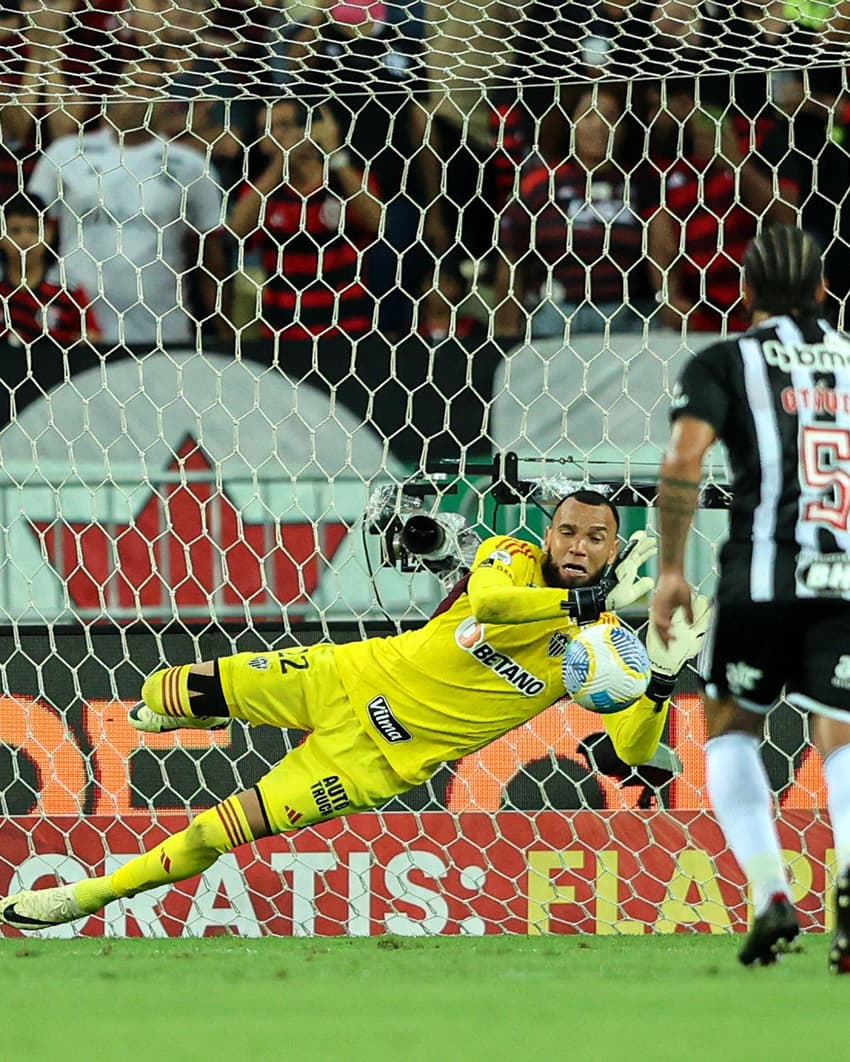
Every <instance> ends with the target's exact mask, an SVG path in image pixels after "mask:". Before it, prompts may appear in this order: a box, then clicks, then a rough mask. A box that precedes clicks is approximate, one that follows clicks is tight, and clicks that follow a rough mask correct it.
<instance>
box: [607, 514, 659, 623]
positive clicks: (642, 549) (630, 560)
mask: <svg viewBox="0 0 850 1062" xmlns="http://www.w3.org/2000/svg"><path fill="white" fill-rule="evenodd" d="M657 552H658V545H657V543H656V541H655V539H654V538H650V536H649V535H648V534H647V533H646V531H635V533H634V534H633V535H632V536H631V537H630V538H629V541H628V542H627V543H626V545H625V548H624V549H623V550H622V552H621V553H620V555H619V557H617V559H616V560H615V561H614V563H613V564H612V566H611V569H610V571H609V572H607V573H606V575H605V576H604V578H603V582H605V583H606V595H605V607H606V609H608V610H609V611H611V612H616V611H617V610H618V609H621V608H626V607H627V606H628V605H633V604H634V603H635V601H637V600H638V599H639V598H641V597H643V595H644V594H648V593H649V591H650V590H651V589H652V588H653V586H655V580H654V579H653V578H652V576H649V575H645V576H644V577H643V578H642V579H638V569H639V568H640V567H641V565H643V564H646V562H647V561H648V560H651V559H652V558H653V557H654V556H655V554H656V553H657Z"/></svg>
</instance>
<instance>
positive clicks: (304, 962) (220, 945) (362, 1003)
mask: <svg viewBox="0 0 850 1062" xmlns="http://www.w3.org/2000/svg"><path fill="white" fill-rule="evenodd" d="M827 943H828V941H827V938H826V937H823V936H816V935H809V936H808V937H807V938H806V942H805V947H806V950H805V952H804V953H803V954H802V955H795V956H789V957H788V958H786V959H784V960H783V961H782V962H781V963H780V964H779V965H777V966H776V967H773V968H769V969H758V970H745V969H743V968H742V967H740V966H739V965H738V964H737V961H736V957H735V956H736V952H737V948H738V946H739V945H740V938H739V937H731V936H722V937H710V936H690V935H688V936H659V937H575V936H551V937H501V936H500V937H486V938H470V937H439V938H428V939H409V938H399V937H372V938H365V939H346V938H332V939H324V938H311V939H290V938H285V939H284V938H263V939H260V940H243V939H240V938H234V937H214V938H207V939H202V940H112V941H110V940H103V939H93V938H89V939H82V938H81V939H76V940H31V939H28V940H21V939H15V940H11V939H0V971H2V992H0V1059H2V1060H3V1062H42V1060H44V1062H47V1060H50V1062H54V1060H56V1062H77V1060H80V1062H83V1060H85V1062H99V1060H112V1059H116V1060H121V1062H136V1060H145V1062H148V1060H150V1062H155V1060H160V1059H168V1060H169V1062H219V1060H222V1062H224V1060H226V1062H243V1060H245V1062H266V1060H267V1059H268V1060H270V1062H271V1060H278V1059H287V1060H289V1059H292V1060H297V1062H326V1060H327V1062H336V1060H340V1062H342V1060H345V1062H384V1060H395V1059H403V1060H405V1062H460V1060H464V1062H477V1060H479V1059H481V1060H485V1059H486V1060H487V1062H501V1060H503V1059H504V1060H508V1059H511V1060H513V1059H516V1060H520V1059H541V1060H542V1059H546V1060H559V1059H569V1060H571V1062H572V1060H581V1062H597V1060H599V1062H608V1060H611V1062H614V1060H616V1062H644V1060H646V1062H668V1060H669V1062H702V1060H706V1062H708V1060H711V1062H714V1060H718V1062H737V1060H741V1062H744V1060H746V1062H760V1060H762V1059H763V1060H765V1062H767V1060H770V1062H773V1060H775V1059H782V1058H784V1059H809V1058H812V1059H813V1058H834V1059H841V1058H847V1057H848V1055H850V1047H848V1044H850V978H831V977H829V976H828V975H827V973H826V951H827Z"/></svg>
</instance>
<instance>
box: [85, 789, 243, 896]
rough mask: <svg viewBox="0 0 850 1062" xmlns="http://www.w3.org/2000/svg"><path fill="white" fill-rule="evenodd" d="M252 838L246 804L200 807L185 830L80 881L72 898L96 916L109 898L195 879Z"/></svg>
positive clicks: (231, 801)
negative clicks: (116, 867) (120, 864)
mask: <svg viewBox="0 0 850 1062" xmlns="http://www.w3.org/2000/svg"><path fill="white" fill-rule="evenodd" d="M253 839H254V837H253V834H252V833H251V828H250V826H249V825H248V820H247V818H246V817H245V812H244V810H243V808H242V804H241V803H240V802H239V801H238V800H237V799H236V797H231V798H230V799H229V800H225V801H224V802H223V803H221V804H217V805H216V806H215V807H214V808H209V809H208V810H207V811H202V812H201V814H200V815H198V816H197V817H196V818H194V819H193V820H192V822H191V823H190V824H189V825H188V826H187V828H186V829H185V830H181V831H180V833H176V834H174V836H173V837H168V838H167V839H166V840H164V841H163V842H162V843H161V844H158V845H157V846H156V847H155V848H152V849H151V850H150V851H149V852H145V853H144V855H140V856H139V857H138V858H137V859H131V860H130V862H129V863H127V864H125V865H124V866H123V867H121V869H120V870H116V871H115V873H114V874H110V875H109V876H108V877H102V878H88V879H87V880H85V881H80V882H78V883H77V884H76V885H75V886H74V899H75V900H76V901H77V903H79V904H80V906H81V907H82V909H83V910H84V911H85V912H86V913H87V914H93V913H94V912H95V911H99V910H100V909H101V907H103V906H104V905H105V904H107V903H109V902H110V901H111V900H118V899H120V898H121V897H122V896H135V895H136V893H137V892H145V891H146V890H148V889H155V888H156V887H157V886H158V885H168V884H171V883H172V882H175V881H183V880H184V879H185V878H191V877H194V876H195V874H200V873H201V871H204V870H206V869H207V867H209V866H212V864H213V863H214V862H215V861H216V859H218V857H219V856H220V855H223V854H224V853H225V852H229V851H230V850H231V848H236V847H237V846H238V845H240V844H247V843H248V842H249V841H252V840H253Z"/></svg>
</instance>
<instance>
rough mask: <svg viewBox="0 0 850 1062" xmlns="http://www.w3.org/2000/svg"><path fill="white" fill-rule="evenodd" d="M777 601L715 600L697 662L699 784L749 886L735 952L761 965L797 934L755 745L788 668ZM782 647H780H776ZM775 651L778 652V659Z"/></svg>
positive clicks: (770, 800) (766, 784) (744, 960)
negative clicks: (702, 748) (744, 930)
mask: <svg viewBox="0 0 850 1062" xmlns="http://www.w3.org/2000/svg"><path fill="white" fill-rule="evenodd" d="M780 611H781V610H778V609H777V606H775V605H772V606H766V607H765V606H747V607H746V608H743V607H742V608H729V607H724V606H722V605H720V606H718V608H717V610H716V613H715V617H714V622H713V625H712V630H711V631H710V632H709V635H708V638H707V645H706V651H705V656H704V660H703V679H704V682H705V690H706V696H705V718H706V726H707V729H708V741H707V742H706V784H707V788H708V792H709V796H710V799H711V804H712V807H713V808H714V814H715V816H716V817H717V821H718V823H719V824H720V828H721V829H722V830H723V834H724V836H725V837H726V840H727V843H728V844H729V848H730V849H731V851H732V853H733V854H734V856H735V858H736V859H737V861H738V864H739V865H740V867H741V869H742V870H743V871H744V874H745V875H746V877H747V880H748V882H749V883H750V885H751V887H752V893H753V909H754V915H755V917H754V920H753V924H752V927H751V929H750V932H749V934H748V936H747V939H746V941H745V942H744V946H743V947H742V949H741V951H740V954H739V958H740V960H741V962H742V963H744V964H745V965H747V966H749V965H755V964H761V965H768V964H770V963H772V962H775V960H776V957H777V955H778V954H780V953H781V952H782V951H785V950H788V948H789V945H790V944H791V942H792V941H793V940H794V939H795V938H796V936H797V935H798V933H799V926H798V923H797V918H796V915H795V913H794V910H793V908H792V906H791V903H790V899H789V888H788V879H787V877H786V874H785V866H784V862H783V859H782V849H781V847H780V844H779V835H778V833H777V830H776V822H775V817H774V812H773V794H772V791H771V788H770V783H769V780H768V777H767V773H766V771H765V768H764V763H763V762H762V758H761V753H760V751H759V743H760V740H761V736H762V731H763V725H764V716H765V715H766V714H767V712H768V710H769V709H770V707H771V706H772V704H773V702H774V701H775V700H776V698H777V696H778V695H779V692H780V691H781V689H782V686H783V685H784V683H785V680H786V673H787V672H786V668H788V667H789V666H791V662H790V661H789V659H788V656H787V654H788V653H789V652H790V653H793V649H791V648H790V647H789V641H790V639H789V637H788V631H787V628H786V629H785V631H784V632H783V634H784V638H783V639H782V640H781V641H780V639H779V637H778V633H779V632H778V630H777V629H776V628H777V626H778V625H779V624H780V623H781V621H782V619H783V617H782V616H780V615H779V612H780ZM780 644H781V645H782V647H783V648H782V653H777V651H776V646H777V645H780ZM776 657H780V658H781V659H780V660H779V661H777V660H776Z"/></svg>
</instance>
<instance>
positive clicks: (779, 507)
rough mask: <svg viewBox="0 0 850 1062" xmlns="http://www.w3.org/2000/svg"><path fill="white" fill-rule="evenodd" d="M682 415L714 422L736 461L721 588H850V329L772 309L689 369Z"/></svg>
mask: <svg viewBox="0 0 850 1062" xmlns="http://www.w3.org/2000/svg"><path fill="white" fill-rule="evenodd" d="M681 416H693V417H697V418H699V419H700V420H704V421H707V422H708V423H709V424H711V425H712V427H713V428H714V429H715V431H716V432H717V435H718V437H719V438H720V439H721V440H722V441H723V443H724V444H725V446H726V450H727V453H728V459H729V464H730V467H731V471H732V476H733V480H732V487H733V491H734V499H733V502H732V509H731V514H730V525H729V538H728V540H727V542H726V543H725V545H724V547H723V550H722V552H721V557H720V569H721V579H720V587H719V592H718V597H719V600H720V601H721V602H724V603H727V604H733V603H734V604H739V603H743V602H748V601H789V600H794V599H803V598H821V599H824V598H833V599H835V598H838V599H841V598H843V599H845V600H850V339H847V338H846V337H845V336H843V335H841V334H840V333H839V332H837V331H836V330H835V329H834V328H832V327H831V326H830V325H829V324H828V323H827V322H826V321H822V320H815V319H810V320H805V321H801V322H798V321H796V320H794V319H792V318H791V317H772V318H770V320H767V321H765V322H763V323H762V324H761V325H759V326H758V327H755V328H751V329H750V330H749V331H748V332H745V333H743V334H742V335H740V336H736V337H735V338H734V339H728V340H724V341H721V342H717V343H713V344H712V345H711V346H709V347H707V348H706V349H705V350H703V351H701V352H700V353H699V354H697V355H696V357H694V358H693V359H692V360H691V361H690V362H689V363H688V365H686V367H685V368H684V370H683V372H682V374H681V376H680V378H679V382H678V383H677V385H676V388H675V391H674V394H673V406H672V410H671V417H672V418H673V419H676V418H677V417H681Z"/></svg>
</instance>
